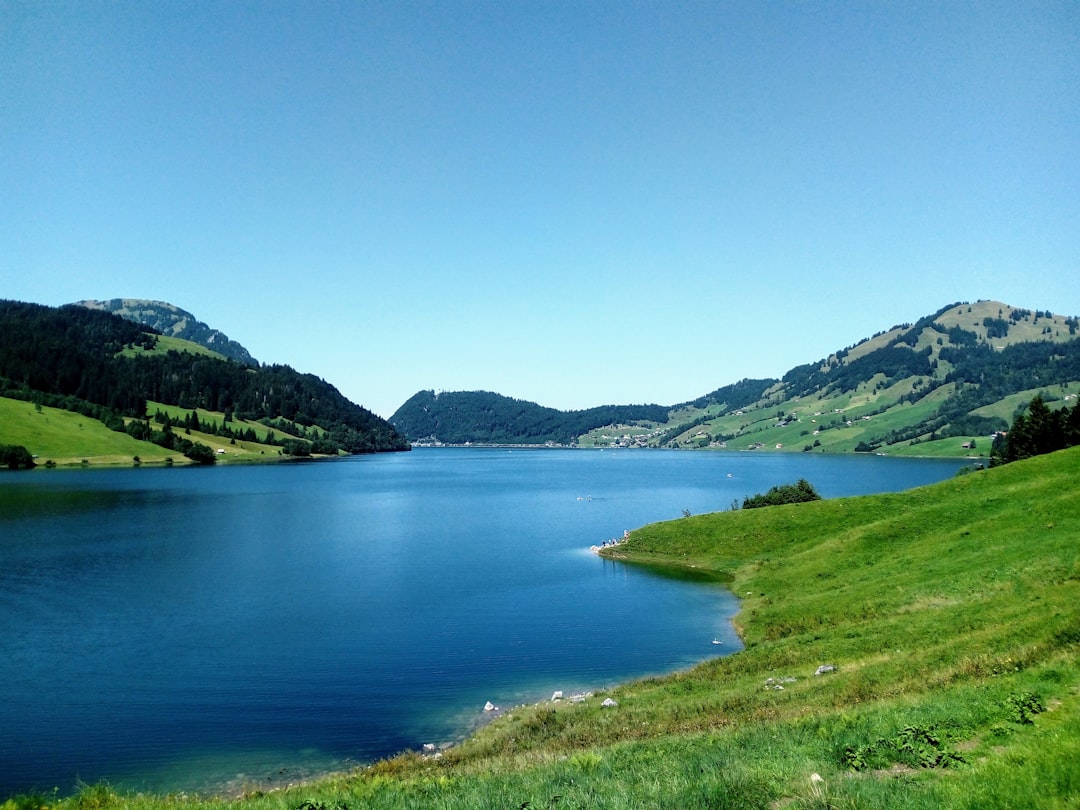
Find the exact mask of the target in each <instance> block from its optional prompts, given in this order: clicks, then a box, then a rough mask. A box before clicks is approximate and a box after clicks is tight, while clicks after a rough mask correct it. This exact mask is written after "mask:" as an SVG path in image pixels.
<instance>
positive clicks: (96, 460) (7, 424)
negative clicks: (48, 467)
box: [0, 397, 186, 466]
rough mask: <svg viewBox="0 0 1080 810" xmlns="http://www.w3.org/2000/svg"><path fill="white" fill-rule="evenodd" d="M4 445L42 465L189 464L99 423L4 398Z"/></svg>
mask: <svg viewBox="0 0 1080 810" xmlns="http://www.w3.org/2000/svg"><path fill="white" fill-rule="evenodd" d="M0 444H15V445H22V446H23V447H25V448H26V449H27V450H29V451H30V453H31V455H34V456H36V457H37V458H36V459H35V462H36V463H37V464H39V465H43V464H45V463H46V462H48V461H53V462H55V463H56V464H57V466H69V465H81V464H83V463H84V462H85V463H87V464H95V465H96V464H112V465H115V464H133V463H134V458H135V457H136V456H138V457H139V458H140V459H141V460H142V462H143V463H164V462H165V460H166V459H167V458H173V459H175V460H176V461H177V462H182V461H185V460H186V459H184V458H183V456H181V455H180V454H179V453H176V452H175V451H172V450H166V449H165V448H163V447H158V446H157V445H154V444H150V443H149V442H141V441H137V440H135V439H133V438H131V437H130V436H128V435H127V434H125V433H117V432H116V431H113V430H109V429H108V428H107V427H105V425H103V424H102V423H101V422H99V421H98V420H96V419H90V418H88V417H85V416H82V415H80V414H77V413H73V412H72V411H63V410H60V409H58V408H49V407H42V408H40V409H38V408H36V407H35V405H34V404H33V403H31V402H24V401H22V400H17V399H7V398H5V397H0Z"/></svg>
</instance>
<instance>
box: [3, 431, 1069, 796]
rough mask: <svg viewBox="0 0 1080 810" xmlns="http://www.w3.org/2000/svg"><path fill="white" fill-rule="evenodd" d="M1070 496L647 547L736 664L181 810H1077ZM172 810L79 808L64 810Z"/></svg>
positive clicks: (1009, 482)
mask: <svg viewBox="0 0 1080 810" xmlns="http://www.w3.org/2000/svg"><path fill="white" fill-rule="evenodd" d="M1078 477H1080V448H1074V449H1072V450H1065V451H1061V452H1058V453H1053V454H1049V455H1045V456H1039V457H1037V458H1033V459H1030V460H1027V461H1023V462H1016V463H1013V464H1009V465H1006V466H1003V467H998V468H994V469H990V470H983V471H979V472H973V473H971V474H968V475H964V476H960V477H957V478H954V479H952V480H949V481H946V482H943V483H940V484H936V485H933V486H928V487H923V488H919V489H915V490H912V491H909V492H905V493H899V494H888V495H874V496H867V497H859V498H842V499H836V500H826V501H814V502H811V503H802V504H793V505H788V506H774V507H767V508H762V509H753V510H738V511H731V512H723V513H716V514H710V515H701V516H695V517H687V518H683V519H680V520H675V521H670V522H667V523H660V524H655V525H651V526H646V527H644V528H641V529H639V530H637V531H634V532H632V533H631V536H630V538H629V539H628V540H627V541H625V542H623V543H621V544H620V545H618V546H615V547H612V548H610V549H608V550H607V551H606V552H605V553H606V554H608V555H610V556H612V557H617V558H620V559H623V560H626V561H630V562H632V563H634V564H641V565H648V566H651V567H652V568H653V569H654V570H657V571H669V572H672V573H673V574H675V575H678V576H686V577H691V576H692V577H697V578H702V577H712V578H719V579H722V580H724V581H726V582H727V583H728V584H729V587H730V588H731V589H732V590H733V591H734V592H735V593H736V594H738V595H739V596H740V597H741V598H742V605H741V609H740V612H739V614H738V616H737V617H736V624H737V626H738V628H739V629H740V633H741V636H742V638H743V639H744V641H745V649H743V650H742V651H740V652H737V653H735V654H734V655H731V656H727V657H723V658H716V659H713V660H710V661H707V662H705V663H702V664H700V665H698V666H696V667H694V668H692V669H690V670H687V671H684V672H679V673H675V674H673V675H669V676H665V677H655V678H647V679H644V680H640V681H637V682H633V683H629V684H626V685H623V686H620V687H618V688H616V689H613V690H610V691H609V692H606V693H600V694H595V695H593V696H591V697H588V698H586V699H584V700H583V701H581V702H577V703H574V702H570V701H545V702H543V703H540V704H537V705H534V706H522V707H518V708H515V709H514V710H513V711H511V712H509V713H507V714H506V715H504V716H503V717H501V718H499V719H498V720H496V721H495V722H493V723H492V724H490V725H489V726H487V727H485V728H483V729H481V730H480V731H479V732H478V733H476V734H475V735H474V736H473V737H471V738H470V739H469V740H467V741H466V742H465V743H463V744H462V745H460V746H457V747H455V748H452V749H449V750H447V751H445V752H442V753H441V754H440V755H438V756H423V755H421V754H420V753H409V754H403V755H401V756H399V757H397V758H395V759H392V760H389V761H386V762H381V763H377V764H375V765H373V766H371V767H367V768H359V769H357V770H356V771H354V772H350V773H347V774H341V775H336V776H332V777H328V778H325V779H322V780H319V781H317V782H314V783H311V784H306V785H301V786H294V787H290V788H288V789H284V790H280V791H273V792H269V793H262V792H260V791H258V790H255V789H253V790H252V791H251V792H250V793H249V794H247V795H246V796H245V797H243V798H241V799H238V800H232V799H229V800H224V799H221V800H219V799H207V800H205V801H204V800H198V799H195V798H193V797H186V798H184V799H183V802H182V803H183V806H185V807H191V808H202V807H206V808H210V807H214V808H221V807H226V806H229V807H235V808H243V809H244V810H247V809H248V808H250V810H262V809H263V808H267V809H270V808H273V809H274V810H278V809H281V810H284V808H316V807H318V808H345V807H364V808H372V809H373V810H378V808H403V807H440V808H445V810H456V808H462V810H465V808H480V807H515V808H518V807H589V808H602V809H604V808H606V809H608V810H622V809H623V808H626V809H627V810H629V809H630V808H634V809H635V810H636V808H640V807H656V808H671V810H675V808H724V807H731V808H760V809H761V810H766V808H769V809H771V808H780V807H792V808H855V807H873V808H925V809H926V810H930V809H931V808H942V807H948V808H972V810H974V809H975V808H978V809H979V810H985V809H986V808H1016V807H1033V808H1066V807H1072V806H1075V802H1076V797H1077V796H1078V795H1080V659H1078V656H1080V549H1078V547H1077V541H1076V538H1077V537H1080V498H1077V496H1076V487H1075V484H1076V481H1077V480H1078ZM568 609H569V608H568ZM627 643H628V644H632V643H633V639H627ZM605 704H606V705H605ZM33 800H34V801H37V802H41V800H42V799H41V797H33ZM177 801H178V800H177V799H175V798H157V797H152V796H142V795H140V796H118V795H116V794H114V793H113V792H112V791H110V790H109V789H108V788H107V787H91V788H88V789H87V790H86V791H84V793H83V794H82V795H81V796H78V797H75V798H73V799H71V800H67V801H65V802H61V804H63V805H64V806H69V807H72V808H77V807H88V806H94V807H130V808H136V809H137V808H165V807H174V806H176V802H177ZM29 802H30V799H29V798H28V799H27V800H26V801H25V802H24V803H23V804H22V805H16V806H26V807H29V806H30V803H29ZM34 806H35V807H37V806H40V804H37V805H34Z"/></svg>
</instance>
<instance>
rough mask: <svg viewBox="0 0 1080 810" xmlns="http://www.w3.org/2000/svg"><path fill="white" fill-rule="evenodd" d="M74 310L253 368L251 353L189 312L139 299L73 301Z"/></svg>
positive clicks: (166, 304)
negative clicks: (105, 315) (99, 313)
mask: <svg viewBox="0 0 1080 810" xmlns="http://www.w3.org/2000/svg"><path fill="white" fill-rule="evenodd" d="M75 303H76V304H77V305H78V306H81V307H86V308H87V309H99V310H103V311H105V312H111V313H112V314H113V315H119V316H120V317H121V318H123V319H124V320H128V321H134V322H135V323H139V324H143V325H144V326H149V327H151V328H152V329H153V330H154V331H156V332H160V333H161V334H163V335H170V336H172V337H178V338H181V339H183V340H190V341H191V342H192V343H197V344H199V345H200V346H204V347H205V348H207V349H210V350H211V351H214V352H217V353H218V354H220V355H222V356H223V357H227V358H228V359H230V360H235V361H237V362H238V363H242V364H243V365H245V366H257V365H259V363H258V361H257V360H256V359H255V358H254V357H252V356H251V353H250V352H249V351H248V350H247V349H245V348H244V347H243V346H241V345H240V344H239V343H237V342H236V341H235V340H231V339H230V338H229V337H228V335H226V334H225V333H223V332H221V331H220V330H218V329H212V328H211V327H209V326H207V325H206V324H205V323H203V322H202V321H200V320H199V319H198V318H196V317H195V316H194V315H192V314H191V313H190V312H188V311H186V310H183V309H180V307H177V306H174V305H172V304H169V303H166V302H164V301H148V300H145V299H142V298H110V299H109V300H107V301H95V300H87V301H76V302H75Z"/></svg>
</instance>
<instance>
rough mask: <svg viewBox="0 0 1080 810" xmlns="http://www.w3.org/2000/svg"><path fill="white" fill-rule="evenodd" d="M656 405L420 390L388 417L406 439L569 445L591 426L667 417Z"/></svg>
mask: <svg viewBox="0 0 1080 810" xmlns="http://www.w3.org/2000/svg"><path fill="white" fill-rule="evenodd" d="M667 414H668V412H667V408H664V407H661V406H660V405H604V406H600V407H597V408H588V409H586V410H580V411H560V410H557V409H555V408H546V407H543V406H541V405H537V404H536V403H534V402H526V401H524V400H520V399H513V398H511V397H506V396H502V395H501V394H493V393H491V392H489V391H457V392H452V393H444V394H436V393H435V392H434V391H420V392H418V393H416V394H414V395H413V396H412V397H410V398H409V400H408V401H407V402H406V403H405V404H404V405H402V406H401V407H400V408H398V409H397V411H396V412H395V413H394V415H393V416H391V417H390V422H391V423H392V424H393V425H394V427H396V428H397V429H398V430H399V431H401V432H402V433H403V434H405V435H406V436H408V437H409V438H410V439H420V440H422V439H430V440H432V441H439V442H442V443H443V444H465V443H466V442H473V443H478V444H546V443H548V442H550V443H552V444H573V443H575V442H576V441H577V437H578V436H580V435H581V434H583V433H588V432H589V431H590V430H592V429H593V428H598V427H605V426H607V425H615V424H630V423H633V422H639V421H656V422H662V421H667Z"/></svg>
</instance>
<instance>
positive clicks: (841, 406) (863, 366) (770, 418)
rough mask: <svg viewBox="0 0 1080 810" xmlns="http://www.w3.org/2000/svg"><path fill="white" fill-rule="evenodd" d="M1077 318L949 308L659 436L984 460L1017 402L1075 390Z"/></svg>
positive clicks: (1079, 347)
mask: <svg viewBox="0 0 1080 810" xmlns="http://www.w3.org/2000/svg"><path fill="white" fill-rule="evenodd" d="M1078 326H1080V323H1078V321H1077V319H1076V318H1075V317H1064V316H1061V315H1054V314H1052V313H1050V312H1033V311H1031V310H1024V309H1017V308H1014V307H1010V306H1008V305H1007V304H1002V303H1000V302H997V301H980V302H978V303H975V304H952V305H950V306H948V307H945V308H943V309H941V310H939V311H938V312H936V313H934V314H933V315H929V316H927V317H925V318H922V319H920V320H919V321H917V322H916V323H914V324H902V325H900V326H894V327H892V328H891V329H889V330H887V331H884V332H881V333H879V334H877V335H874V336H873V337H871V338H868V339H866V340H863V341H860V342H859V343H856V344H855V345H853V346H850V347H848V348H846V349H842V350H839V351H837V352H835V353H834V354H832V355H830V356H829V357H827V358H824V359H822V360H819V361H815V362H813V363H807V364H806V365H803V366H798V367H796V368H794V369H791V370H790V371H789V372H788V373H787V374H785V375H784V376H783V378H782V379H780V380H776V381H773V384H772V385H771V386H769V387H768V388H765V389H764V390H763V392H762V395H761V397H760V398H759V399H758V400H757V401H755V402H753V403H749V404H748V403H746V402H732V401H729V398H728V397H727V396H726V394H727V391H726V389H720V390H719V391H717V392H714V393H713V394H709V395H706V396H705V397H702V398H700V399H698V400H695V401H694V402H691V403H687V404H686V405H685V406H683V407H681V408H678V409H675V410H674V411H673V414H672V417H671V420H670V425H669V427H668V430H667V431H666V432H665V434H664V435H663V436H662V437H661V439H660V441H659V442H658V443H659V444H664V445H667V446H678V447H686V446H690V447H728V448H732V449H740V450H746V449H770V450H772V449H776V450H787V451H796V452H851V451H866V452H878V453H903V454H914V455H919V454H933V455H960V454H964V455H975V456H986V455H988V453H989V448H990V437H991V435H992V434H993V433H994V432H995V431H999V430H1005V429H1006V428H1007V427H1008V424H1009V422H1010V421H1011V419H1012V416H1013V415H1014V412H1015V409H1016V407H1017V406H1020V405H1023V404H1026V403H1027V402H1028V401H1030V399H1031V398H1032V397H1033V396H1034V395H1035V394H1041V395H1042V397H1043V399H1044V400H1045V401H1047V402H1048V403H1051V404H1052V403H1058V404H1059V405H1060V404H1064V403H1065V402H1066V401H1068V400H1069V399H1071V398H1072V397H1074V396H1076V394H1077V392H1078V391H1080V336H1077V327H1078ZM972 442H974V447H972V446H971V444H972ZM965 445H967V446H965Z"/></svg>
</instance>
